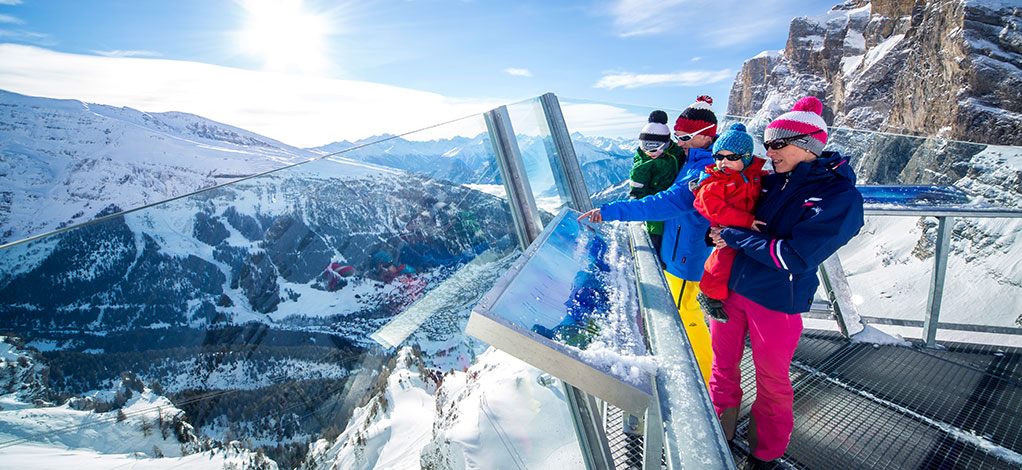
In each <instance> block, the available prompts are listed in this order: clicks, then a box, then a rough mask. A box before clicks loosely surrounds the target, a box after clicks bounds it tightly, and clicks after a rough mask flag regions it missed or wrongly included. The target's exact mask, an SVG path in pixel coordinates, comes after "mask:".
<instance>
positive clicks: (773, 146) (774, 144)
mask: <svg viewBox="0 0 1022 470" xmlns="http://www.w3.org/2000/svg"><path fill="white" fill-rule="evenodd" d="M821 132H823V129H817V130H815V131H812V132H810V133H808V134H799V135H793V136H791V137H783V138H780V139H774V140H768V141H766V142H763V146H764V147H766V148H768V149H770V150H780V149H782V148H784V147H787V146H789V145H791V143H792V142H795V141H797V140H802V139H804V138H806V137H809V136H811V135H815V134H819V133H821Z"/></svg>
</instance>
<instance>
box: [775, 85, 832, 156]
mask: <svg viewBox="0 0 1022 470" xmlns="http://www.w3.org/2000/svg"><path fill="white" fill-rule="evenodd" d="M822 114H823V103H821V102H820V100H818V99H816V98H815V97H812V96H807V97H805V98H802V99H800V100H798V102H797V103H795V106H792V107H791V111H789V112H787V113H784V114H782V115H780V116H778V117H777V119H774V120H773V121H772V122H771V123H770V125H768V126H767V128H766V131H764V132H763V140H764V141H765V142H770V141H771V140H774V139H783V138H786V137H795V136H798V135H803V134H809V133H811V132H816V131H819V130H822V131H823V132H819V133H816V134H813V135H810V136H806V137H802V138H801V139H796V140H793V141H790V142H788V144H789V145H794V146H796V147H801V148H804V149H806V150H808V151H810V152H813V154H814V155H816V156H819V155H820V154H821V153H823V146H824V145H827V123H826V122H824V121H823V116H822Z"/></svg>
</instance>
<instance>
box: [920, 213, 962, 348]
mask: <svg viewBox="0 0 1022 470" xmlns="http://www.w3.org/2000/svg"><path fill="white" fill-rule="evenodd" d="M954 225H955V218H954V217H951V216H938V217H937V244H936V247H934V252H933V275H932V276H931V277H930V293H929V295H928V296H927V297H926V318H925V319H923V340H924V341H925V342H926V347H928V348H933V347H936V345H937V325H938V324H939V323H940V302H941V300H942V299H943V298H944V278H945V276H946V275H947V261H948V254H949V253H950V251H951V229H952V228H953V227H954Z"/></svg>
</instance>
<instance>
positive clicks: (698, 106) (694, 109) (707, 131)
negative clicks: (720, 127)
mask: <svg viewBox="0 0 1022 470" xmlns="http://www.w3.org/2000/svg"><path fill="white" fill-rule="evenodd" d="M674 130H675V131H677V132H678V133H682V134H692V133H698V134H697V135H708V136H710V137H713V136H716V135H717V115H716V114H714V113H713V98H710V97H709V96H706V95H702V96H700V97H698V98H696V102H695V103H692V104H690V105H689V106H688V107H687V108H685V110H684V111H682V112H681V115H680V116H678V120H677V121H675V123H674Z"/></svg>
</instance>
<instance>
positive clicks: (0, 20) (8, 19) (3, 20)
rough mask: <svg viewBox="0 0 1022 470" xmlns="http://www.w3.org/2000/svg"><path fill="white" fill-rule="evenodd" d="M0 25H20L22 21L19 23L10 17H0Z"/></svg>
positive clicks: (16, 19) (18, 19) (18, 20)
mask: <svg viewBox="0 0 1022 470" xmlns="http://www.w3.org/2000/svg"><path fill="white" fill-rule="evenodd" d="M0 23H13V24H22V23H24V21H21V19H20V18H15V17H13V16H11V15H0Z"/></svg>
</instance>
